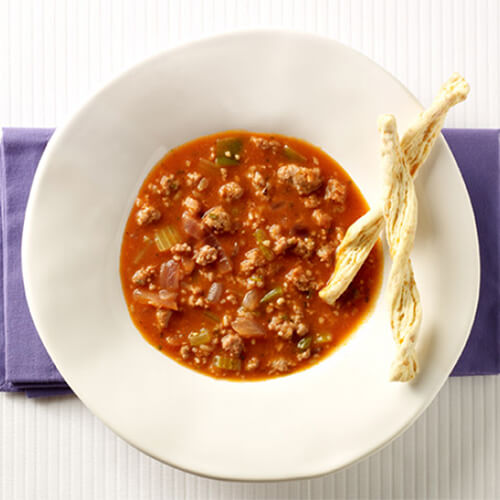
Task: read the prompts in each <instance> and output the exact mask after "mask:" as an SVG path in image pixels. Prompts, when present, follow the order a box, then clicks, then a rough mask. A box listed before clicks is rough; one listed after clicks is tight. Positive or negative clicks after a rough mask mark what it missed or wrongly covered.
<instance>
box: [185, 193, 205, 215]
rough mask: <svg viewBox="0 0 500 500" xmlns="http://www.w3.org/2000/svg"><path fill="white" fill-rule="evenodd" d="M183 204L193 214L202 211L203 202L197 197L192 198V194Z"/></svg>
mask: <svg viewBox="0 0 500 500" xmlns="http://www.w3.org/2000/svg"><path fill="white" fill-rule="evenodd" d="M183 205H184V206H185V207H186V209H187V210H188V212H190V213H191V214H193V215H198V214H199V213H200V212H201V203H200V202H199V201H198V200H196V199H195V198H191V196H188V197H187V198H186V199H185V200H184V202H183Z"/></svg>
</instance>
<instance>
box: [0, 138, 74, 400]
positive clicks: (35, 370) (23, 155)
mask: <svg viewBox="0 0 500 500" xmlns="http://www.w3.org/2000/svg"><path fill="white" fill-rule="evenodd" d="M51 135H52V131H51V130H42V129H4V130H3V138H2V142H1V146H0V147H1V150H0V152H1V156H0V167H1V178H0V207H1V214H2V218H1V221H2V224H1V233H2V238H1V240H2V241H1V245H2V252H1V253H0V256H1V259H2V266H1V268H0V284H1V285H3V290H2V292H3V301H2V305H3V307H0V321H1V323H0V325H1V324H3V328H0V390H3V391H11V392H18V391H26V392H27V394H28V396H50V395H56V394H61V393H65V392H69V388H68V386H67V385H66V383H65V382H64V379H63V378H62V377H61V374H60V373H59V372H58V371H57V369H56V367H55V366H54V364H53V363H52V360H51V359H50V357H49V355H48V354H47V351H46V350H45V348H44V347H43V345H42V342H41V340H40V338H39V336H38V334H37V332H36V330H35V326H34V324H33V321H32V319H31V316H30V313H29V310H28V305H27V304H26V298H25V295H24V286H23V281H22V274H21V236H22V229H23V223H24V212H25V208H26V203H27V201H28V195H29V192H30V188H31V182H32V180H33V176H34V174H35V170H36V167H37V166H38V162H39V160H40V157H41V155H42V153H43V150H44V149H45V146H46V145H47V142H48V140H49V139H50V136H51Z"/></svg>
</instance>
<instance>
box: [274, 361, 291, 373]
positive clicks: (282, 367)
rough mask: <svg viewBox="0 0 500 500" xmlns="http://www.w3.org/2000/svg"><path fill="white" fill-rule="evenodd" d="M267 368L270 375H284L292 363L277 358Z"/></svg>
mask: <svg viewBox="0 0 500 500" xmlns="http://www.w3.org/2000/svg"><path fill="white" fill-rule="evenodd" d="M269 367H270V368H271V370H270V371H271V373H276V372H279V373H285V372H287V371H288V370H290V368H292V367H293V363H292V362H291V361H288V360H287V359H284V358H277V359H273V360H272V361H271V362H270V363H269Z"/></svg>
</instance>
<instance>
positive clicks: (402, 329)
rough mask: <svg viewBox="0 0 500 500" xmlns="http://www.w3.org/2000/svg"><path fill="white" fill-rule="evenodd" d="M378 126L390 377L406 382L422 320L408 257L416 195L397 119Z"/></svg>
mask: <svg viewBox="0 0 500 500" xmlns="http://www.w3.org/2000/svg"><path fill="white" fill-rule="evenodd" d="M378 127H379V132H380V138H381V163H382V168H383V178H384V183H383V186H384V188H383V209H384V220H385V233H386V238H387V243H388V246H389V251H390V254H391V257H392V267H391V272H390V274H389V281H388V285H387V296H388V299H389V300H388V301H389V309H390V315H391V328H392V333H393V337H394V341H395V343H396V357H395V359H394V361H393V363H392V365H391V373H390V379H391V380H394V381H400V382H407V381H409V380H411V379H413V378H414V377H415V375H416V374H417V372H418V362H417V359H416V355H415V341H416V338H417V333H418V329H419V327H420V323H421V319H422V308H421V305H420V297H419V294H418V290H417V285H416V284H415V279H414V276H413V269H412V265H411V260H410V252H411V249H412V247H413V241H414V239H415V232H416V229H417V210H418V206H417V195H416V193H415V186H414V184H413V179H412V176H411V174H410V170H409V169H408V167H407V166H406V164H405V159H404V156H403V154H402V151H401V146H400V143H399V137H398V132H397V128H396V119H395V118H394V116H392V115H382V116H381V117H380V118H379V120H378Z"/></svg>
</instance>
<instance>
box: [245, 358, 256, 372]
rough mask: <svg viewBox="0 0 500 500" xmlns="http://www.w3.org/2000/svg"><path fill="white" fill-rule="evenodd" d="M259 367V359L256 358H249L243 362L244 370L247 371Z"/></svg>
mask: <svg viewBox="0 0 500 500" xmlns="http://www.w3.org/2000/svg"><path fill="white" fill-rule="evenodd" d="M258 367H259V359H258V358H255V357H253V358H250V359H249V360H248V361H247V362H246V363H245V370H247V371H252V370H255V369H257V368H258Z"/></svg>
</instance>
